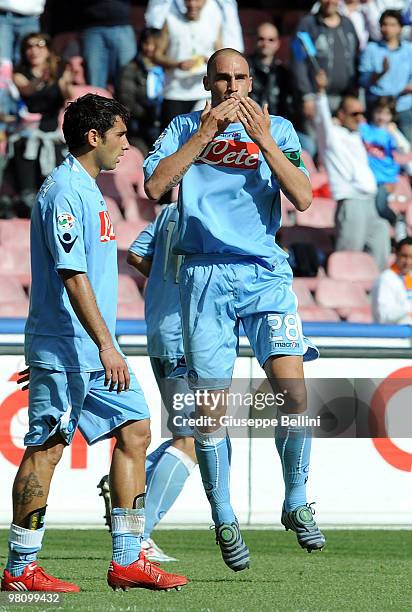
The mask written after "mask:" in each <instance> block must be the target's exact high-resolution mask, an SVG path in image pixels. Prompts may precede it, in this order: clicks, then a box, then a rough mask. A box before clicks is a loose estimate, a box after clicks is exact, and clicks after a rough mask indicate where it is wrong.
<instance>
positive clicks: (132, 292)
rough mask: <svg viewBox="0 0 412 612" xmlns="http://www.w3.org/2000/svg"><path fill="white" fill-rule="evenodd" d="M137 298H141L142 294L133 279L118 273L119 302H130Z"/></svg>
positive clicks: (137, 299)
mask: <svg viewBox="0 0 412 612" xmlns="http://www.w3.org/2000/svg"><path fill="white" fill-rule="evenodd" d="M139 300H142V296H141V295H140V292H139V290H138V288H137V286H136V283H135V282H134V280H133V279H132V278H131V277H130V276H128V275H126V274H119V290H118V302H119V304H130V303H133V302H138V301H139Z"/></svg>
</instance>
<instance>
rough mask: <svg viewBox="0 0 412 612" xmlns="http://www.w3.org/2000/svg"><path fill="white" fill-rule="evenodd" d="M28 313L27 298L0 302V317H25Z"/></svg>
mask: <svg viewBox="0 0 412 612" xmlns="http://www.w3.org/2000/svg"><path fill="white" fill-rule="evenodd" d="M28 313H29V300H28V299H27V298H26V299H25V301H21V302H0V317H4V318H7V317H11V318H15V317H17V318H21V319H26V318H27V315H28Z"/></svg>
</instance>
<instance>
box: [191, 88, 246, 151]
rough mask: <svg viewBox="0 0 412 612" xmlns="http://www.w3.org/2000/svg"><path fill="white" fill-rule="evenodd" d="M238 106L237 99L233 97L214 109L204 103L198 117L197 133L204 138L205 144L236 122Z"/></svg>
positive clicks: (207, 103)
mask: <svg viewBox="0 0 412 612" xmlns="http://www.w3.org/2000/svg"><path fill="white" fill-rule="evenodd" d="M239 104H240V101H239V99H238V98H234V97H231V98H228V99H227V100H224V101H223V102H221V103H220V104H218V105H217V106H215V107H214V108H212V107H211V104H210V102H209V101H208V102H206V106H205V108H204V110H203V112H202V115H201V117H200V128H199V133H200V135H201V136H204V137H205V140H206V142H207V143H209V142H210V141H211V140H212V139H213V138H214V137H215V136H217V135H218V134H221V133H222V132H224V131H225V129H226V128H227V127H228V125H229V124H230V123H232V122H233V121H236V120H237V119H236V117H237V110H238V108H239Z"/></svg>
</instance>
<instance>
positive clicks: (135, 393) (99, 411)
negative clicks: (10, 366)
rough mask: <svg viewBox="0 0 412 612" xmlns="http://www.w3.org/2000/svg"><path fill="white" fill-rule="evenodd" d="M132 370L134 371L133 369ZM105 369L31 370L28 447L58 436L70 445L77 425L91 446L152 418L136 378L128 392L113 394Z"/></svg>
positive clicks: (131, 378) (131, 377)
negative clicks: (129, 424)
mask: <svg viewBox="0 0 412 612" xmlns="http://www.w3.org/2000/svg"><path fill="white" fill-rule="evenodd" d="M129 371H130V369H129ZM104 377H105V376H104V370H100V371H98V372H62V371H56V370H46V369H43V368H35V367H32V366H31V367H30V387H29V431H28V433H27V434H26V436H25V438H24V444H25V445H26V446H39V445H41V444H43V443H44V442H46V440H47V439H48V438H50V437H51V436H53V435H54V434H56V433H58V434H60V435H61V437H62V438H63V440H64V441H65V442H66V443H67V444H70V442H71V441H72V438H73V436H74V433H75V431H76V428H77V426H79V429H80V431H81V433H82V434H83V436H84V437H85V439H86V440H87V442H88V444H94V443H95V442H98V441H99V440H103V439H104V438H110V437H111V436H112V432H113V430H114V429H116V428H117V427H119V426H120V425H122V424H123V423H126V422H127V421H141V420H143V419H148V418H149V410H148V407H147V404H146V400H145V398H144V395H143V391H142V390H141V388H140V385H139V383H138V382H137V379H136V376H135V375H134V374H133V372H131V371H130V388H129V390H128V391H127V392H125V391H122V392H121V393H116V391H109V390H108V387H105V386H104Z"/></svg>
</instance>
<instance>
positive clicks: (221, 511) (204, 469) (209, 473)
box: [194, 428, 236, 525]
mask: <svg viewBox="0 0 412 612" xmlns="http://www.w3.org/2000/svg"><path fill="white" fill-rule="evenodd" d="M216 433H217V432H215V436H216ZM219 433H221V431H220V432H219ZM194 437H195V449H196V456H197V461H198V463H199V468H200V474H201V476H202V482H203V487H204V489H205V493H206V496H207V498H208V500H209V502H210V506H211V509H212V519H213V522H214V523H215V525H221V524H222V523H233V522H234V521H235V520H236V517H235V514H234V512H233V509H232V506H231V505H230V490H229V478H230V460H231V454H232V448H231V445H230V439H229V436H228V435H226V436H225V437H223V438H222V437H213V433H212V434H203V433H201V432H199V431H198V430H197V429H196V428H195V431H194Z"/></svg>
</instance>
